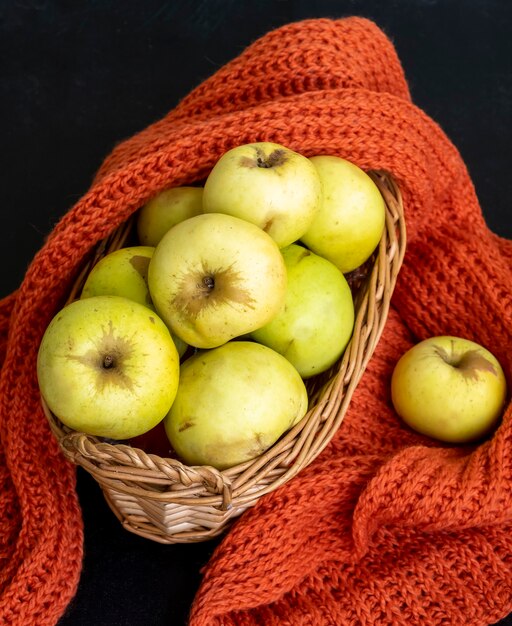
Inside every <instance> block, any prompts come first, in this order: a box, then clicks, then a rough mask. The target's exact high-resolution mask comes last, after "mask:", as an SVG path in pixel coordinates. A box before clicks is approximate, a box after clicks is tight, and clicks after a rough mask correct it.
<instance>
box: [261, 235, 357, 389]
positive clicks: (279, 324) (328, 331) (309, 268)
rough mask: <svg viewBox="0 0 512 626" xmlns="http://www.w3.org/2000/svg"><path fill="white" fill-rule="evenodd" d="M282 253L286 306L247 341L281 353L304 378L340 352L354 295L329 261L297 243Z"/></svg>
mask: <svg viewBox="0 0 512 626" xmlns="http://www.w3.org/2000/svg"><path fill="white" fill-rule="evenodd" d="M281 252H282V255H283V258H284V262H285V265H286V270H287V275H288V289H287V292H286V300H285V306H284V308H283V310H282V311H281V312H280V313H278V314H277V315H276V317H274V319H273V320H271V321H270V322H269V323H268V324H266V325H265V326H263V327H262V328H259V329H257V330H255V331H253V332H252V333H251V337H252V338H253V339H254V340H256V341H258V342H259V343H262V344H264V345H266V346H268V347H269V348H272V349H273V350H276V351H277V352H279V353H280V354H282V355H283V356H284V357H286V358H287V359H288V360H289V361H290V363H292V365H294V366H295V368H296V369H297V370H298V372H299V374H300V375H301V376H302V378H308V377H310V376H314V375H315V374H319V373H321V372H324V371H325V370H327V369H328V368H329V367H330V366H331V365H333V364H334V363H335V362H336V361H337V360H338V359H339V357H340V356H341V355H342V354H343V352H344V350H345V348H346V346H347V344H348V342H349V340H350V337H351V336H352V330H353V328H354V302H353V299H352V292H351V290H350V287H349V285H348V283H347V281H346V279H345V277H344V276H343V274H342V273H341V272H340V270H339V269H338V268H337V267H336V266H335V265H334V264H333V263H331V262H330V261H327V259H324V258H323V257H320V256H318V255H317V254H314V253H313V252H311V251H310V250H307V249H306V248H304V247H303V246H299V245H297V244H291V245H290V246H287V247H286V248H283V249H282V250H281Z"/></svg>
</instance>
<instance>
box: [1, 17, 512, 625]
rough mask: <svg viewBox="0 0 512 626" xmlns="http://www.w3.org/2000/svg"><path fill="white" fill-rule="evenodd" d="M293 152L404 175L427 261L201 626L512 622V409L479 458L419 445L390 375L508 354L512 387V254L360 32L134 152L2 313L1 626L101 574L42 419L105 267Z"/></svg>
mask: <svg viewBox="0 0 512 626" xmlns="http://www.w3.org/2000/svg"><path fill="white" fill-rule="evenodd" d="M262 140H268V141H275V142H278V143H282V144H284V145H287V146H289V147H291V148H292V149H295V150H297V151H299V152H301V153H303V154H305V155H307V156H311V155H315V154H334V155H339V156H342V157H344V158H347V159H349V160H351V161H353V162H355V163H357V164H358V165H359V166H360V167H362V168H364V169H370V168H374V169H385V170H388V171H390V172H392V174H393V175H394V176H395V178H396V180H397V181H398V183H399V185H400V188H401V190H402V193H403V198H404V207H405V215H406V221H407V230H408V247H407V252H406V256H405V261H404V265H403V268H402V270H401V273H400V276H399V279H398V284H397V287H396V291H395V293H394V296H393V299H392V308H391V311H390V314H389V317H388V320H387V324H386V327H385V329H384V333H383V335H382V338H381V340H380V343H379V345H378V347H377V349H376V351H375V354H374V356H373V357H372V359H371V361H370V364H369V366H368V368H367V370H366V372H365V374H364V376H363V378H362V380H361V382H360V384H359V386H358V388H357V390H356V393H355V394H354V396H353V400H352V402H351V405H350V408H349V410H348V413H347V415H346V417H345V420H344V422H343V424H342V426H341V428H340V429H339V431H338V433H337V434H336V435H335V437H334V438H333V440H332V441H331V443H330V445H329V446H328V447H327V448H326V449H325V450H324V452H323V453H322V454H321V455H320V456H319V457H318V458H317V459H316V461H315V462H313V463H312V464H311V465H310V466H308V467H307V468H305V469H304V470H303V471H302V472H301V473H300V474H299V475H298V476H297V477H296V478H294V479H293V480H291V481H290V482H289V483H287V484H286V485H285V486H283V487H281V488H279V489H277V490H276V491H274V492H273V493H271V494H269V495H267V496H265V497H263V498H261V499H260V501H259V502H258V504H257V505H256V506H255V507H254V508H252V509H250V510H248V511H247V512H246V513H245V514H244V515H243V516H242V517H241V518H239V519H238V520H237V521H236V522H235V524H234V525H233V527H232V528H231V529H230V531H229V533H227V534H226V536H225V537H224V538H223V540H222V541H221V542H220V544H219V546H218V548H217V549H216V551H215V553H214V555H213V556H212V558H211V560H210V562H209V563H208V564H207V565H206V567H205V569H204V577H203V580H202V584H201V587H200V589H199V591H198V593H197V595H196V598H195V601H194V604H193V606H192V610H191V615H190V624H191V626H206V625H208V626H214V625H215V626H221V625H222V626H235V625H236V626H242V625H244V626H245V625H247V626H249V625H250V626H253V625H256V624H265V626H272V625H275V626H277V625H279V626H287V625H290V626H291V625H293V626H298V625H303V626H306V625H308V626H322V625H326V626H327V625H338V626H339V625H345V624H378V625H379V626H384V625H387V624H390V625H393V626H399V625H402V624H403V625H404V626H405V625H407V626H411V625H415V624H443V625H446V626H448V625H450V626H453V625H457V624H472V625H476V624H478V625H481V624H490V623H492V622H494V621H496V620H498V619H499V618H501V617H503V616H504V615H505V614H507V613H508V612H510V611H512V532H511V531H512V492H511V489H510V485H511V481H512V454H511V452H512V425H511V418H512V409H511V405H510V404H508V405H507V406H506V407H505V410H504V415H503V419H502V421H501V423H500V425H499V427H498V428H497V430H496V432H495V433H494V434H493V435H492V436H491V437H489V438H488V439H487V440H486V441H484V442H483V443H481V444H479V445H473V446H460V447H456V446H449V445H441V444H438V443H436V442H435V441H433V440H430V439H428V438H426V437H422V436H420V435H417V434H415V433H413V432H412V431H410V430H409V429H408V428H406V427H405V426H404V425H403V424H402V422H401V421H400V420H399V418H398V417H397V415H396V414H395V413H394V411H393V409H392V405H391V402H390V391H389V389H390V375H391V372H392V369H393V367H394V365H395V363H396V361H397V359H398V358H399V357H400V355H401V354H402V353H403V352H404V351H405V350H406V349H408V348H409V347H411V346H412V345H413V344H414V343H415V342H417V341H418V340H421V339H424V338H426V337H429V336H433V335H441V334H451V335H460V336H463V337H466V338H468V339H472V340H474V341H476V342H478V343H480V344H482V345H484V346H485V347H487V348H488V349H490V350H491V351H492V352H493V353H494V354H495V355H496V357H497V358H498V359H499V361H500V362H501V364H502V366H503V368H504V370H505V373H506V376H507V380H508V383H509V387H510V385H511V383H512V381H511V373H512V319H511V318H512V296H511V294H512V275H511V262H512V242H510V241H507V240H503V239H500V238H498V237H497V236H496V235H494V234H493V233H492V232H490V231H489V229H488V228H487V226H486V224H485V221H484V219H483V217H482V214H481V210H480V207H479V204H478V200H477V197H476V195H475V190H474V188H473V185H472V183H471V180H470V177H469V175H468V172H467V170H466V167H465V165H464V163H463V161H462V159H461V157H460V155H459V153H458V151H457V149H456V148H455V147H454V146H453V145H452V144H451V142H450V141H449V139H448V138H447V137H446V136H445V134H444V133H443V131H442V130H441V129H440V128H439V126H438V125H437V124H436V123H435V122H434V121H432V120H431V119H430V118H429V117H428V116H427V115H425V113H423V112H422V111H421V110H419V109H418V108H417V107H415V106H414V104H413V103H412V102H411V99H410V95H409V91H408V87H407V83H406V80H405V77H404V74H403V71H402V68H401V65H400V62H399V60H398V58H397V55H396V53H395V50H394V48H393V46H392V44H391V42H390V41H389V39H388V38H387V37H386V36H385V34H384V33H383V32H382V31H381V30H380V29H379V28H378V27H377V26H376V25H375V24H373V23H372V22H370V21H368V20H365V19H361V18H347V19H341V20H328V19H318V20H307V21H303V22H298V23H293V24H289V25H286V26H284V27H282V28H280V29H277V30H275V31H273V32H270V33H268V34H267V35H265V36H264V37H262V38H261V39H260V40H258V41H256V42H255V43H254V44H252V45H251V46H249V47H248V48H247V49H246V50H245V51H244V52H243V53H242V54H241V55H240V56H239V57H238V58H237V59H235V60H233V61H232V62H230V63H229V64H227V65H226V66H225V67H223V68H221V69H220V70H219V71H218V72H217V73H216V74H214V75H213V76H212V77H211V78H210V79H208V80H206V81H205V82H204V83H203V84H201V85H200V86H199V87H198V88H197V89H195V90H194V91H193V92H191V94H190V95H189V96H188V97H186V98H185V99H184V100H183V101H182V102H181V103H180V104H179V105H178V106H177V107H176V108H175V109H174V110H173V111H171V112H170V113H169V114H168V115H167V116H166V117H165V118H164V119H162V120H160V121H159V122H157V123H155V124H154V125H152V126H150V127H149V128H147V129H146V130H144V131H143V132H141V133H140V134H138V135H137V136H135V137H133V138H132V139H129V140H127V141H125V142H124V143H122V144H120V145H119V146H118V147H117V148H115V149H114V151H113V152H112V154H111V155H110V156H109V157H108V158H107V159H106V160H105V162H104V164H103V165H102V167H101V168H100V170H99V172H98V174H97V176H96V178H95V180H94V182H93V184H92V186H91V188H90V190H89V191H88V192H87V193H86V194H85V195H84V196H83V198H82V199H81V200H80V201H79V202H78V203H77V204H76V205H75V206H74V207H72V208H71V210H70V211H69V212H68V213H67V214H66V215H65V216H64V217H63V218H62V220H61V221H60V222H59V223H58V224H57V226H56V227H55V229H54V230H53V232H52V233H51V234H50V236H49V237H48V239H47V241H46V242H45V244H44V246H43V247H42V249H41V250H40V252H39V253H38V254H37V255H36V257H35V258H34V260H33V261H32V263H31V265H30V267H29V269H28V271H27V274H26V277H25V279H24V280H23V282H22V284H21V285H20V288H19V289H18V291H17V292H16V293H15V294H13V295H11V296H9V297H8V298H6V299H5V300H4V301H3V302H2V303H1V305H0V331H1V332H0V338H1V339H0V347H1V350H0V353H1V355H2V358H3V359H4V363H3V367H2V372H1V379H0V411H1V414H0V420H1V421H0V436H1V451H0V480H1V495H0V503H1V515H0V565H1V569H0V592H1V595H0V622H1V623H2V624H16V625H19V626H30V625H31V624H34V625H36V624H37V626H45V625H48V624H54V623H56V621H57V620H58V618H59V616H60V615H61V614H62V612H63V611H64V609H65V607H66V605H67V603H68V602H69V601H70V599H71V598H72V596H73V594H74V593H75V591H76V587H77V584H78V580H79V576H80V569H81V559H82V539H83V537H82V522H81V515H80V510H79V506H78V501H77V496H76V494H75V482H74V469H73V468H72V467H71V466H70V465H69V464H68V463H67V462H66V461H65V460H64V459H63V457H62V456H61V454H60V453H59V450H58V446H57V443H56V442H55V441H54V439H53V437H52V435H51V434H50V431H49V427H48V425H47V422H46V420H45V417H44V415H43V412H42V410H41V408H40V406H39V395H38V388H37V380H36V373H35V363H36V355H37V349H38V346H39V342H40V340H41V337H42V334H43V332H44V330H45V328H46V326H47V324H48V323H49V321H50V319H51V318H52V317H53V315H54V314H55V313H56V311H57V310H58V308H59V307H60V306H61V305H62V303H63V302H64V299H65V296H66V293H67V292H68V290H69V288H70V284H71V282H72V281H73V279H74V277H75V275H76V272H77V270H78V269H79V267H80V264H81V262H82V261H83V259H84V257H85V256H86V255H87V253H88V252H89V251H90V250H91V248H92V247H93V246H94V245H95V244H96V243H97V242H98V241H99V240H101V239H102V238H104V237H105V236H107V235H108V234H109V233H110V232H111V231H112V230H113V229H114V228H115V227H116V226H118V225H119V224H120V223H121V222H123V221H124V220H126V219H127V218H128V217H129V216H130V215H131V214H133V213H134V211H136V210H137V209H138V208H139V207H140V206H142V205H143V204H144V203H145V202H146V201H147V200H148V199H149V198H150V197H152V196H154V195H155V194H156V193H158V192H159V191H161V190H163V189H164V188H166V187H170V186H176V185H181V184H186V183H190V182H193V181H200V180H204V178H205V176H206V175H207V173H208V172H209V170H210V169H211V168H212V166H213V165H214V163H215V161H216V160H217V159H218V158H219V157H220V156H221V154H222V153H223V152H225V151H226V150H228V149H229V148H232V147H234V146H235V145H238V144H243V143H248V142H253V141H262Z"/></svg>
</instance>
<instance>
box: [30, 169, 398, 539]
mask: <svg viewBox="0 0 512 626" xmlns="http://www.w3.org/2000/svg"><path fill="white" fill-rule="evenodd" d="M370 175H371V176H372V178H373V180H374V181H375V183H376V184H377V186H378V187H379V189H380V191H381V194H382V196H383V198H384V201H385V204H386V225H385V229H384V233H383V236H382V239H381V242H380V245H379V247H378V250H377V251H376V253H375V254H374V256H373V257H372V260H371V262H370V263H368V264H366V271H364V272H363V273H361V272H359V273H358V274H354V275H353V276H352V277H350V278H351V279H352V284H351V286H352V288H353V290H354V300H355V306H356V321H355V326H354V332H353V336H352V339H351V341H350V343H349V345H348V346H347V349H346V351H345V353H344V355H343V357H342V358H341V359H340V360H339V362H338V363H337V364H336V365H335V366H333V367H332V368H331V369H330V370H329V371H328V372H325V373H323V374H320V375H318V376H316V377H314V378H312V379H309V380H307V381H306V385H307V388H308V394H309V399H310V407H309V411H308V413H307V414H306V416H305V417H304V418H303V419H302V420H301V422H299V424H297V425H296V426H295V427H294V428H293V429H292V430H290V431H288V432H287V433H285V434H284V435H283V436H282V437H281V439H279V441H278V442H276V443H275V444H274V445H273V446H272V447H271V448H270V449H269V450H267V451H266V452H265V453H264V454H263V455H261V456H260V457H258V458H256V459H255V460H253V461H249V462H246V463H243V464H241V465H237V466H235V467H232V468H230V469H228V470H224V471H219V470H216V469H214V468H212V467H205V466H202V467H189V466H187V465H185V464H183V463H181V462H180V461H179V460H177V459H173V458H160V457H159V456H156V455H153V454H147V453H145V452H143V451H142V450H140V449H138V448H135V447H132V446H130V445H126V444H124V443H123V444H112V443H108V442H105V441H102V440H101V439H100V438H97V437H93V436H90V435H86V434H84V433H79V432H74V431H72V430H70V429H69V428H67V427H65V426H63V424H61V422H60V421H59V420H58V419H57V418H56V417H55V416H54V415H53V414H52V413H51V412H50V410H49V409H48V406H47V405H46V404H45V402H44V401H42V403H43V408H44V411H45V413H46V415H47V417H48V420H49V422H50V425H51V428H52V431H53V433H54V435H55V436H56V437H57V439H58V441H59V444H60V447H61V449H62V450H63V452H64V455H65V456H66V457H67V458H68V459H69V460H71V461H72V462H73V463H75V464H77V465H79V466H81V467H83V468H84V469H85V470H86V471H87V472H89V473H90V474H91V475H92V476H93V477H94V478H95V480H96V481H97V482H98V483H99V485H100V487H101V489H102V490H103V493H104V495H105V498H106V500H107V502H108V504H109V506H110V508H111V509H112V510H113V512H114V513H115V514H116V516H117V517H118V518H119V520H120V521H121V523H122V524H123V526H124V527H125V528H126V529H128V530H129V531H131V532H133V533H136V534H138V535H141V536H143V537H146V538H149V539H152V540H154V541H157V542H161V543H187V542H189V543H190V542H198V541H204V540H207V539H210V538H212V537H214V536H216V535H218V534H220V533H221V532H223V531H224V530H225V529H226V528H227V526H228V525H229V523H230V522H231V521H232V520H233V518H235V517H236V516H238V515H240V514H241V513H242V512H243V511H244V510H245V509H247V508H248V507H250V506H252V505H254V504H255V503H256V501H257V500H258V498H260V497H261V496H262V495H263V494H265V493H268V492H270V491H272V490H274V489H276V488H277V487H279V486H280V485H282V484H283V483H285V482H287V481H288V480H290V479H291V478H293V477H294V476H295V475H296V474H297V473H298V472H299V471H300V470H301V469H302V468H303V467H305V466H306V465H308V464H309V463H311V461H312V460H313V459H314V458H315V457H316V456H317V455H318V454H320V452H321V451H322V450H323V449H324V448H325V446H326V445H327V444H328V443H329V441H330V439H331V438H332V436H333V434H334V433H335V432H336V430H337V429H338V428H339V426H340V424H341V422H342V420H343V417H344V415H345V412H346V410H347V407H348V405H349V402H350V399H351V397H352V393H353V392H354V389H355V387H356V385H357V383H358V382H359V380H360V378H361V375H362V374H363V372H364V370H365V368H366V365H367V363H368V361H369V359H370V357H371V355H372V353H373V351H374V349H375V346H376V344H377V342H378V340H379V337H380V335H381V332H382V329H383V327H384V324H385V322H386V318H387V314H388V308H389V303H390V299H391V294H392V292H393V289H394V285H395V281H396V277H397V274H398V271H399V269H400V266H401V264H402V260H403V256H404V252H405V243H406V234H405V223H404V215H403V206H402V199H401V195H400V191H399V189H398V186H397V185H396V183H395V182H394V180H393V179H392V177H391V176H390V175H389V174H387V173H384V172H370ZM131 228H132V225H131V224H125V225H124V226H123V227H121V228H120V229H118V230H117V231H116V232H114V233H113V235H112V236H111V237H110V238H108V239H107V240H105V241H104V242H102V244H101V245H100V246H98V248H97V250H96V252H95V255H94V258H93V259H92V260H91V261H90V262H89V263H88V264H87V265H86V266H85V267H84V268H83V271H82V273H81V275H80V277H79V278H78V280H77V281H76V283H75V286H74V289H73V291H72V293H71V294H70V297H69V300H73V299H74V298H75V297H77V294H78V293H79V292H80V289H81V286H82V284H83V281H84V278H85V276H86V275H87V273H88V272H89V271H90V268H91V267H92V265H93V264H94V263H95V262H96V261H97V260H98V259H99V258H101V257H102V256H103V255H105V254H106V253H107V252H110V251H112V250H115V249H117V248H119V247H122V246H123V245H124V243H125V242H126V240H127V237H128V236H129V233H130V230H131Z"/></svg>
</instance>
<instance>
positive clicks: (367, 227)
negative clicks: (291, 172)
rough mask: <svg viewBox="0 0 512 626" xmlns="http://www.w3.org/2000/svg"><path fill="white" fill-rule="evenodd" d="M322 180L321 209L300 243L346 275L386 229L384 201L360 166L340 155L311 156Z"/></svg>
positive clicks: (371, 248)
mask: <svg viewBox="0 0 512 626" xmlns="http://www.w3.org/2000/svg"><path fill="white" fill-rule="evenodd" d="M310 160H311V162H312V163H313V164H314V166H315V168H316V170H317V172H318V174H319V176H320V180H321V181H322V186H323V195H322V201H321V204H320V210H319V211H318V213H317V214H316V216H315V219H314V220H313V222H312V224H311V226H310V227H309V228H308V230H307V232H306V233H305V234H304V235H303V236H302V237H301V240H302V241H303V242H304V243H305V244H306V246H307V247H308V248H310V249H311V250H312V251H313V252H316V253H317V254H319V255H320V256H323V257H325V258H326V259H329V261H332V262H333V263H334V264H335V265H336V266H337V267H338V268H339V269H340V270H341V271H342V272H343V273H344V274H346V273H348V272H351V271H352V270H354V269H355V268H356V267H359V266H360V265H362V264H363V263H364V262H365V261H366V260H367V259H368V258H369V257H370V256H371V254H372V252H373V251H374V250H375V248H376V247H377V245H378V243H379V241H380V239H381V237H382V232H383V229H384V223H385V219H386V209H385V205H384V200H383V198H382V196H381V194H380V192H379V189H378V187H377V185H376V184H375V183H374V182H373V180H372V179H371V178H370V177H369V176H368V174H366V172H364V171H363V170H362V169H361V168H359V167H358V166H357V165H355V164H353V163H350V162H349V161H346V160H345V159H342V158H340V157H337V156H325V155H321V156H315V157H311V159H310Z"/></svg>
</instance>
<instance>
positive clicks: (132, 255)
mask: <svg viewBox="0 0 512 626" xmlns="http://www.w3.org/2000/svg"><path fill="white" fill-rule="evenodd" d="M153 251H154V248H153V247H152V246H130V247H126V248H120V249H119V250H114V251H113V252H110V253H109V254H107V255H106V256H104V257H103V258H102V259H100V260H99V261H98V262H97V263H96V265H94V267H93V268H92V270H91V271H90V272H89V274H88V275H87V278H86V280H85V283H84V286H83V287H82V293H81V295H80V297H81V298H90V297H91V296H123V297H124V298H128V299H130V300H134V301H135V302H139V304H144V305H146V306H149V307H151V308H153V304H152V302H151V296H150V295H149V288H148V267H149V261H150V259H151V257H152V256H153Z"/></svg>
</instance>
